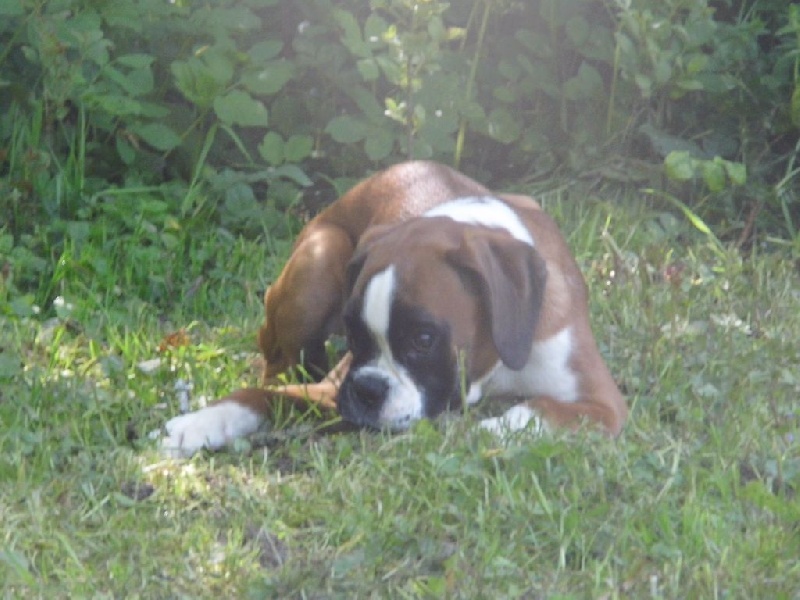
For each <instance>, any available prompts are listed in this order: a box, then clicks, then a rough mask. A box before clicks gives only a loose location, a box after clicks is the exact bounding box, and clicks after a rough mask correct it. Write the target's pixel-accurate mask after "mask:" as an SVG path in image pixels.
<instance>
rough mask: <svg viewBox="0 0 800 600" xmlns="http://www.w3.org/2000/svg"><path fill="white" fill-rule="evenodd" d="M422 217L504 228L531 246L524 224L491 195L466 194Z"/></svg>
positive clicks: (506, 206) (528, 233) (530, 239)
mask: <svg viewBox="0 0 800 600" xmlns="http://www.w3.org/2000/svg"><path fill="white" fill-rule="evenodd" d="M422 216H423V217H447V218H449V219H452V220H453V221H457V222H459V223H466V224H468V225H483V226H484V227H492V228H494V229H505V230H506V231H507V232H508V233H509V234H511V236H512V237H513V238H515V239H517V240H519V241H520V242H524V243H526V244H528V245H529V246H533V237H532V236H531V234H530V232H529V231H528V229H527V228H526V227H525V224H524V223H523V222H522V220H521V219H520V218H519V215H517V213H515V212H514V211H513V210H512V209H511V207H510V206H508V204H506V203H505V202H503V201H501V200H498V199H497V198H493V197H491V196H467V197H465V198H457V199H455V200H450V201H449V202H445V203H444V204H440V205H439V206H435V207H433V208H432V209H430V210H429V211H427V212H426V213H424V214H423V215H422Z"/></svg>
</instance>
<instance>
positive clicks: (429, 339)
mask: <svg viewBox="0 0 800 600" xmlns="http://www.w3.org/2000/svg"><path fill="white" fill-rule="evenodd" d="M435 343H436V333H434V332H433V331H431V330H430V329H428V328H427V327H423V328H420V329H417V330H416V331H414V332H413V333H412V335H411V346H412V347H413V348H414V350H415V351H416V352H418V353H420V354H428V353H429V352H430V351H431V350H432V349H433V346H434V344H435Z"/></svg>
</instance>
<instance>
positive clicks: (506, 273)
mask: <svg viewBox="0 0 800 600" xmlns="http://www.w3.org/2000/svg"><path fill="white" fill-rule="evenodd" d="M448 260H449V261H450V262H451V264H453V265H454V266H455V267H456V268H457V269H460V270H466V271H467V273H468V274H469V275H470V277H469V279H470V280H471V281H473V282H474V283H473V284H474V285H475V286H476V288H477V292H478V295H479V296H480V299H481V301H482V302H483V305H484V307H485V308H486V311H487V313H488V315H489V318H490V319H491V333H492V341H493V342H494V345H495V348H496V349H497V354H498V355H499V356H500V360H502V361H503V364H505V365H506V366H507V367H508V368H510V369H513V370H515V371H516V370H520V369H522V367H524V366H525V363H527V362H528V358H529V356H530V353H531V347H532V346H533V337H534V334H535V332H536V326H537V324H538V322H539V314H540V312H541V309H542V302H543V300H544V286H545V282H546V280H547V265H546V263H545V261H544V259H543V258H542V257H541V255H540V254H539V252H537V251H536V249H535V248H533V247H532V246H530V245H528V244H526V243H524V242H521V241H518V240H515V239H511V238H509V236H508V235H507V234H503V233H500V232H497V234H496V235H495V233H494V232H492V233H491V234H489V235H481V236H470V235H467V236H465V237H464V240H463V242H462V243H461V244H460V245H459V247H458V248H456V249H454V250H452V251H451V252H449V253H448Z"/></svg>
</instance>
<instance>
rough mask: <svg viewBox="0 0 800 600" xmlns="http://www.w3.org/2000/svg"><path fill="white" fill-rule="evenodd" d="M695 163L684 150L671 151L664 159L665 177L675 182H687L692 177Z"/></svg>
mask: <svg viewBox="0 0 800 600" xmlns="http://www.w3.org/2000/svg"><path fill="white" fill-rule="evenodd" d="M694 166H695V161H694V159H693V158H692V156H691V154H689V152H687V151H685V150H673V151H672V152H670V153H669V154H667V157H666V158H665V159H664V167H665V168H666V172H667V177H669V178H670V179H673V180H675V181H689V180H690V179H692V178H693V177H694Z"/></svg>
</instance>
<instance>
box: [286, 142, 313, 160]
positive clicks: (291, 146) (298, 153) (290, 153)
mask: <svg viewBox="0 0 800 600" xmlns="http://www.w3.org/2000/svg"><path fill="white" fill-rule="evenodd" d="M313 149H314V138H312V137H311V136H310V135H293V136H292V137H290V138H289V139H288V140H286V145H285V146H284V148H283V154H284V158H285V159H286V162H290V163H295V162H300V161H301V160H303V159H305V158H307V157H308V156H309V155H310V154H311V151H312V150H313Z"/></svg>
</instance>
